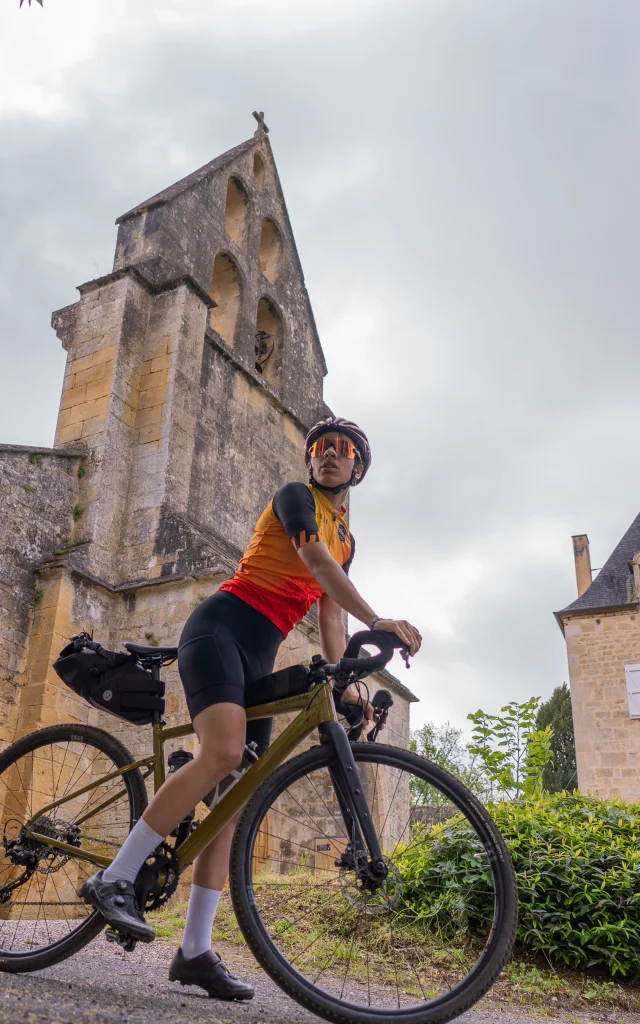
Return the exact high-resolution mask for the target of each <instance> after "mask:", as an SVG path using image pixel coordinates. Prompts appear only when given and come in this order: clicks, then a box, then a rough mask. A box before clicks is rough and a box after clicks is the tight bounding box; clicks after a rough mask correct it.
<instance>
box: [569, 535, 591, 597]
mask: <svg viewBox="0 0 640 1024" xmlns="http://www.w3.org/2000/svg"><path fill="white" fill-rule="evenodd" d="M571 540H572V541H573V557H574V560H575V563H576V583H577V584H578V597H582V595H583V594H584V592H585V590H586V589H587V588H588V587H590V586H591V556H590V554H589V538H588V537H587V535H586V533H578V534H576V535H575V536H574V537H572V538H571Z"/></svg>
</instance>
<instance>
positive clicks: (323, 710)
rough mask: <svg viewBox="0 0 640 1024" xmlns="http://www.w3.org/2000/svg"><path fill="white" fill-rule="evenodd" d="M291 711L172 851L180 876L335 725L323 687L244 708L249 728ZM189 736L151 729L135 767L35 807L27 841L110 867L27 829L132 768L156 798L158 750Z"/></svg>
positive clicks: (160, 768) (160, 777) (187, 729)
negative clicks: (296, 754) (149, 743)
mask: <svg viewBox="0 0 640 1024" xmlns="http://www.w3.org/2000/svg"><path fill="white" fill-rule="evenodd" d="M291 711H299V712H300V714H299V715H297V716H296V717H295V718H294V720H293V722H291V723H290V724H289V725H288V726H287V728H286V729H285V730H284V732H282V733H281V734H280V736H278V738H277V739H276V740H274V742H273V743H272V744H271V746H270V747H269V748H268V749H267V751H266V753H264V754H263V755H262V757H260V758H258V760H257V761H256V762H255V764H252V765H251V767H250V768H249V769H248V770H247V771H246V772H245V773H244V775H243V776H242V777H241V778H240V779H239V781H238V782H236V784H235V785H234V786H233V787H232V788H231V789H230V790H229V792H228V793H227V794H226V796H224V797H223V798H222V800H220V802H219V803H218V804H216V806H215V807H214V808H213V810H212V811H209V813H208V814H207V816H206V818H204V820H203V821H202V822H200V824H199V825H198V826H197V827H196V828H195V829H194V831H193V832H192V833H191V835H190V836H189V838H188V839H186V840H185V841H184V843H182V844H181V845H180V846H179V847H178V849H177V851H176V856H177V858H178V863H179V864H180V869H181V870H183V869H184V868H186V867H188V865H189V864H191V863H192V862H193V861H194V860H195V858H196V857H197V856H198V854H199V853H200V852H201V851H202V850H204V848H205V846H207V845H208V844H209V843H210V842H211V840H212V839H214V838H215V836H217V835H218V833H219V832H221V831H222V829H223V828H224V827H225V825H226V824H227V823H228V822H229V821H231V819H232V818H233V816H234V815H235V814H237V813H238V811H239V810H241V809H242V807H243V806H244V804H245V803H246V802H247V800H248V799H249V798H250V797H251V796H252V795H253V794H254V793H255V791H256V790H257V789H258V787H259V786H261V785H262V783H263V782H264V781H265V779H267V778H268V777H269V775H271V774H272V772H274V771H275V769H276V768H277V767H278V766H279V765H280V764H282V762H283V761H285V760H286V759H287V757H288V756H289V754H291V753H292V752H293V751H294V750H295V748H296V747H297V746H298V744H299V743H300V742H301V741H302V740H303V739H305V737H306V736H308V735H309V734H310V733H311V732H313V730H314V729H315V728H317V726H319V725H321V724H322V723H323V722H335V721H337V715H336V711H335V707H334V704H333V695H332V692H331V687H330V685H329V683H321V684H320V685H319V686H317V687H316V688H315V689H314V690H313V691H311V692H307V693H302V694H300V695H298V696H295V697H283V698H282V699H281V700H277V701H272V702H271V703H269V704H260V705H257V706H256V707H252V708H247V721H249V722H251V721H254V720H255V719H256V718H272V717H274V716H275V715H285V714H287V713H288V712H291ZM192 732H193V725H191V724H189V725H175V726H170V727H169V728H166V727H165V726H164V725H163V723H161V722H159V723H156V724H154V726H153V754H150V755H148V756H147V757H142V758H140V759H139V760H138V761H132V763H131V764H128V765H126V766H125V767H124V768H118V769H116V770H115V771H112V772H109V773H108V774H107V775H103V776H101V778H99V779H97V780H95V781H94V782H90V783H89V784H88V785H86V786H83V787H82V788H81V789H77V790H74V791H73V792H71V793H65V795H64V796H63V797H60V799H59V800H54V801H52V803H50V804H47V805H46V807H41V808H40V809H39V810H38V811H37V812H36V814H34V815H32V816H31V818H29V820H28V821H27V822H25V828H26V834H27V836H28V838H29V839H35V840H37V841H38V843H41V844H42V845H43V846H49V847H52V848H53V849H56V850H61V851H62V852H64V853H66V854H68V855H69V856H71V857H74V858H76V859H79V860H88V861H90V862H91V863H93V864H96V865H97V866H98V867H101V868H106V867H107V866H108V865H109V864H111V861H112V858H110V857H104V856H103V855H102V854H99V853H90V852H89V851H85V850H83V849H82V847H77V846H72V845H71V844H70V843H63V842H61V841H60V840H57V839H52V838H50V837H49V836H45V835H41V834H40V833H39V832H35V831H33V829H32V828H30V826H31V825H32V824H33V823H34V822H35V821H37V819H38V818H40V817H41V816H42V815H44V814H48V813H49V812H50V811H52V810H54V809H55V808H56V807H60V806H61V805H62V804H64V803H66V802H67V801H68V800H73V799H74V798H76V797H78V796H81V795H82V794H84V793H88V792H90V790H92V789H96V788H97V787H98V786H101V785H102V784H103V783H105V782H108V781H109V780H111V779H115V778H117V777H118V776H120V775H125V774H126V772H130V771H133V770H134V769H136V768H147V774H146V775H145V778H146V777H147V776H148V775H150V774H151V772H153V784H154V792H157V791H158V789H159V788H160V786H161V785H162V783H163V782H164V780H165V770H164V744H165V742H166V740H172V739H178V738H179V737H180V736H189V735H190V734H191V733H192ZM123 793H124V790H119V791H118V792H117V793H116V794H115V795H114V796H112V797H110V798H109V799H108V800H106V801H105V802H103V803H101V804H100V805H99V806H98V807H95V808H93V809H92V810H91V812H90V814H88V815H86V816H85V817H84V818H80V819H79V821H78V822H76V824H81V823H82V822H83V821H85V820H86V819H87V818H88V817H92V816H93V815H95V814H97V813H98V812H99V811H101V810H103V809H104V808H105V807H108V806H109V805H110V804H111V803H114V802H115V801H116V800H118V799H119V798H120V796H122V794H123Z"/></svg>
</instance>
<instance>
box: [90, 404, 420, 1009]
mask: <svg viewBox="0 0 640 1024" xmlns="http://www.w3.org/2000/svg"><path fill="white" fill-rule="evenodd" d="M305 461H306V464H307V468H308V471H309V483H308V484H303V483H289V484H285V485H284V486H283V487H281V488H280V489H279V490H278V491H277V492H276V494H275V496H274V498H273V500H272V501H270V502H269V504H268V505H267V507H266V509H265V510H264V512H263V513H262V515H261V516H260V518H259V520H258V523H257V525H256V528H255V532H254V534H253V537H252V539H251V542H250V544H249V547H248V548H247V550H246V552H245V554H244V555H243V557H242V559H241V560H240V563H239V565H238V568H237V570H236V572H235V574H234V576H233V577H232V578H231V579H230V580H228V581H227V582H226V583H223V584H222V586H221V588H220V590H219V591H217V593H215V594H213V595H212V596H211V597H209V598H207V599H206V600H205V601H203V602H202V603H201V604H200V605H198V606H197V608H196V609H195V610H194V611H193V612H192V614H191V615H190V616H189V618H188V620H187V622H186V624H185V626H184V629H183V631H182V635H181V637H180V643H179V655H178V667H179V671H180V678H181V680H182V683H183V686H184V689H185V694H186V699H187V704H188V707H189V713H190V715H191V718H192V721H193V726H194V729H195V732H196V735H197V737H198V740H199V751H198V754H197V756H196V757H195V758H194V760H193V761H190V762H189V763H188V764H186V765H184V767H182V768H181V769H180V771H179V772H177V773H176V774H174V775H172V776H170V777H169V778H168V779H167V781H166V782H165V783H164V785H163V786H162V787H161V788H160V790H159V791H158V793H157V794H156V795H155V797H154V798H153V800H152V801H151V803H150V804H149V806H148V807H147V809H146V811H145V812H144V815H143V817H142V818H141V819H140V821H138V822H137V824H136V825H135V826H134V828H133V829H132V831H131V832H130V833H129V835H128V837H127V839H126V840H125V842H124V843H123V845H122V847H121V849H120V850H119V852H118V854H117V855H116V857H115V858H114V860H113V862H112V863H111V864H110V865H109V867H108V868H106V869H105V870H104V871H98V872H97V874H95V875H93V877H91V878H89V879H87V881H86V882H85V883H84V885H83V886H82V889H81V895H82V896H83V898H84V899H86V900H87V902H89V903H91V905H92V906H94V907H95V908H96V909H97V910H99V911H100V913H101V914H102V915H103V917H104V918H105V919H106V921H107V922H108V924H109V925H110V926H111V927H113V928H116V929H119V930H120V931H122V932H126V933H127V934H129V935H131V936H132V937H133V938H137V939H140V940H142V941H146V942H150V941H151V940H152V939H153V938H154V937H155V932H154V930H153V928H152V927H151V926H150V925H149V924H147V923H146V922H145V921H144V919H143V917H142V914H141V911H140V907H139V906H138V903H137V900H136V895H135V889H134V883H135V880H136V876H137V874H138V871H139V870H140V868H141V866H142V864H143V863H144V862H145V860H146V859H147V857H149V855H150V854H151V853H152V852H153V850H154V849H155V848H156V847H157V846H158V845H159V844H160V843H161V842H162V841H163V840H164V838H165V837H166V836H167V835H169V833H170V832H172V830H173V829H174V828H176V826H177V825H178V823H179V822H180V821H182V819H183V818H184V817H185V815H187V814H188V813H189V811H190V810H191V809H192V808H193V807H194V806H195V805H196V804H197V803H198V801H199V800H201V799H202V798H203V796H204V795H205V794H207V793H208V792H209V791H210V790H211V789H213V787H214V786H216V785H217V783H218V782H220V781H221V780H222V779H223V778H224V777H225V776H226V775H228V774H229V772H230V771H232V770H233V769H234V768H236V767H237V765H238V764H239V762H240V760H241V759H242V754H243V751H244V746H245V742H250V741H251V740H254V741H255V742H256V743H257V744H258V753H259V754H262V753H264V751H265V750H266V748H267V747H268V745H269V741H270V738H271V724H272V723H271V720H264V719H263V720H258V721H256V722H249V723H247V721H246V714H245V710H244V686H245V683H246V682H250V681H254V680H256V679H259V678H261V677H262V676H264V675H267V674H268V673H269V672H271V671H272V670H273V665H274V661H275V657H276V654H277V651H278V648H279V646H280V644H281V643H282V641H283V640H284V638H285V636H286V635H287V633H289V631H290V630H291V629H292V628H293V627H294V625H295V624H296V622H299V621H300V620H301V619H302V618H303V617H304V616H305V615H306V613H307V612H308V611H309V609H310V608H311V606H312V605H313V604H314V603H315V602H316V601H318V622H319V630H320V646H321V648H322V654H323V656H324V657H325V658H326V659H327V661H329V662H332V663H333V662H336V661H338V660H339V659H340V658H341V657H342V656H343V654H344V649H345V628H344V612H345V611H346V612H349V613H350V614H351V615H353V616H354V617H355V618H357V619H358V620H359V621H360V622H363V623H365V624H366V625H367V626H368V627H369V628H375V629H377V630H386V631H388V632H393V633H396V634H397V635H398V637H399V638H400V639H401V640H402V641H403V642H404V643H405V644H406V646H407V647H408V648H409V651H410V652H411V654H415V653H416V652H417V651H418V650H419V649H420V644H421V636H420V634H419V632H418V630H417V629H416V628H415V627H414V626H412V625H411V624H410V623H409V622H407V621H406V620H404V619H385V618H381V617H380V616H378V615H377V614H376V612H375V610H374V609H373V608H372V607H371V606H370V605H369V604H367V602H366V601H365V600H364V598H362V597H361V596H360V594H359V593H358V591H357V590H356V588H355V587H354V586H353V584H352V583H351V582H350V580H349V578H348V571H349V566H350V565H351V562H352V560H353V555H354V550H355V541H354V539H353V536H352V534H351V533H350V532H349V530H348V527H347V522H346V519H345V516H346V509H345V507H344V500H345V498H346V495H347V492H348V489H349V488H350V487H352V486H355V485H356V484H358V483H360V482H361V481H362V479H363V478H364V476H365V474H366V472H367V470H368V469H369V466H370V463H371V451H370V447H369V442H368V440H367V438H366V435H365V434H364V432H363V431H362V430H361V429H360V427H358V426H357V424H355V423H353V422H351V421H350V420H345V419H341V418H336V417H329V418H328V419H325V420H321V421H320V422H319V423H316V425H315V426H314V427H313V428H312V429H311V430H310V431H309V433H308V435H307V438H306V442H305ZM343 699H344V700H345V701H346V702H347V703H353V704H355V703H359V702H360V698H359V695H358V693H357V692H354V691H351V690H347V691H346V692H345V695H344V698H343ZM365 712H366V716H367V718H371V717H372V715H373V708H372V707H371V705H370V704H369V705H368V706H367V707H366V709H365ZM234 828H235V819H234V820H233V821H231V822H230V823H229V824H228V825H227V826H226V827H225V828H224V829H223V830H222V832H220V833H219V834H218V835H217V836H216V837H215V839H213V840H212V841H211V843H210V844H209V845H208V846H207V847H206V849H205V850H203V851H202V853H200V855H199V856H198V857H197V858H196V860H195V861H194V866H193V876H192V886H191V892H190V896H189V904H188V908H187V918H186V922H185V929H184V937H183V941H182V946H181V948H180V949H179V950H178V951H177V953H176V955H175V957H174V959H173V962H172V964H171V967H170V971H169V977H170V979H171V980H172V981H181V982H183V983H186V984H194V985H199V986H201V987H202V988H204V989H205V990H206V991H207V992H208V993H209V995H212V996H215V997H217V998H220V999H251V998H252V996H253V994H254V993H253V988H252V986H251V985H249V984H247V983H246V982H243V981H241V980H239V979H237V978H235V977H233V976H232V975H231V974H229V972H228V971H227V969H226V968H225V967H224V965H223V963H222V961H221V960H220V958H219V957H218V956H217V954H215V953H214V952H213V951H212V950H211V931H212V928H213V922H214V917H215V913H216V909H217V906H218V901H219V899H220V895H221V891H222V889H223V887H224V884H225V882H226V878H227V873H228V863H229V849H230V845H231V840H232V837H233V831H234Z"/></svg>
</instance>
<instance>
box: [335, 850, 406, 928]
mask: <svg viewBox="0 0 640 1024" xmlns="http://www.w3.org/2000/svg"><path fill="white" fill-rule="evenodd" d="M385 869H386V874H385V875H384V876H381V875H379V874H377V873H373V872H372V871H371V870H370V868H369V867H367V868H365V869H364V871H362V870H361V871H357V872H356V871H354V870H353V869H351V870H350V869H349V868H347V867H346V866H343V867H341V869H340V874H339V876H338V877H339V882H340V888H341V889H342V894H343V896H344V898H345V899H346V901H347V903H348V904H349V905H350V906H352V907H355V909H356V910H359V911H360V913H362V914H367V915H368V916H370V917H371V916H378V915H380V914H389V913H390V912H391V911H392V910H393V909H394V907H396V906H397V904H398V902H399V900H400V897H401V896H402V890H403V888H404V883H403V881H402V876H401V875H400V872H399V871H398V869H397V867H396V866H395V864H391V863H389V862H388V861H385Z"/></svg>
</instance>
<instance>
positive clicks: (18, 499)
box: [0, 445, 81, 748]
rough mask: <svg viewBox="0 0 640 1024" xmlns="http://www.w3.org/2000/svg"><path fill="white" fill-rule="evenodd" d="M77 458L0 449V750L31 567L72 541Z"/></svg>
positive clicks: (34, 599)
mask: <svg viewBox="0 0 640 1024" xmlns="http://www.w3.org/2000/svg"><path fill="white" fill-rule="evenodd" d="M80 462H81V457H80V455H79V454H78V453H73V452H70V453H65V452H64V451H52V450H51V449H48V448H28V447H20V446H15V445H13V446H12V445H0V494H2V509H1V512H0V748H1V747H3V746H5V745H6V744H7V743H9V742H11V740H12V739H13V736H14V732H15V728H16V718H17V709H18V700H17V698H18V683H19V679H20V676H21V673H23V672H24V669H25V665H26V653H27V642H28V637H29V633H30V629H31V623H32V619H33V615H34V611H35V610H37V608H38V605H39V604H40V602H41V600H42V594H41V591H40V589H39V588H38V584H37V581H36V577H35V570H36V567H37V566H39V565H40V563H41V562H42V561H43V560H44V559H46V558H48V557H49V556H50V555H52V554H53V552H54V551H56V550H57V549H61V548H64V547H65V546H67V545H69V544H71V543H72V542H73V540H74V533H75V523H74V518H73V511H72V510H73V508H74V506H75V505H76V503H77V494H78V487H79V481H78V468H79V466H80Z"/></svg>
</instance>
